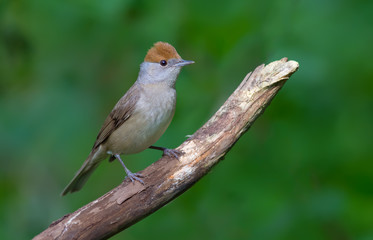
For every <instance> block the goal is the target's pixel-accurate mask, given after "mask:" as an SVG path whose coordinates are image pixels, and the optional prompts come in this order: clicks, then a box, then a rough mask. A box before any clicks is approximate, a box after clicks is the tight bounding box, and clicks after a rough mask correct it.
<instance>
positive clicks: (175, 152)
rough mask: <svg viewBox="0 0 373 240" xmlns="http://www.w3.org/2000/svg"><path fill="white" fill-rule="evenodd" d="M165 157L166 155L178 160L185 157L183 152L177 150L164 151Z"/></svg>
mask: <svg viewBox="0 0 373 240" xmlns="http://www.w3.org/2000/svg"><path fill="white" fill-rule="evenodd" d="M163 155H166V156H168V157H174V158H176V159H178V160H179V157H180V156H181V155H183V152H182V151H179V150H176V149H168V148H166V149H164V150H163Z"/></svg>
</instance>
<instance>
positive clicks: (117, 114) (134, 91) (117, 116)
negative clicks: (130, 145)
mask: <svg viewBox="0 0 373 240" xmlns="http://www.w3.org/2000/svg"><path fill="white" fill-rule="evenodd" d="M139 91H140V87H139V86H138V85H137V84H134V85H133V86H132V87H131V88H130V89H129V90H128V91H127V93H126V94H125V95H124V96H123V97H122V98H121V99H119V101H118V103H117V104H116V105H115V107H114V108H113V110H112V111H111V113H110V114H109V116H107V118H106V119H105V122H104V124H103V125H102V127H101V130H100V132H99V133H98V135H97V138H96V142H95V144H94V145H93V149H96V148H98V147H99V146H100V144H102V143H104V142H105V141H106V140H107V139H108V138H109V136H110V135H111V134H112V133H113V132H114V130H116V129H117V128H119V127H120V126H121V125H122V124H123V123H124V122H125V121H126V120H127V119H129V118H130V117H131V115H132V113H133V110H134V108H135V105H136V103H137V101H138V99H139V97H140V93H139Z"/></svg>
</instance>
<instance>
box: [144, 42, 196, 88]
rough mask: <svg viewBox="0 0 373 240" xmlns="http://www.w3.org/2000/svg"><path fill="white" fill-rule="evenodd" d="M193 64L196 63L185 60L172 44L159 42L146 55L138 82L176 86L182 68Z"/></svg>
mask: <svg viewBox="0 0 373 240" xmlns="http://www.w3.org/2000/svg"><path fill="white" fill-rule="evenodd" d="M192 63H194V61H187V60H183V59H182V58H181V57H180V55H179V54H178V53H177V51H176V49H175V48H174V47H173V46H172V45H171V44H169V43H166V42H157V43H155V44H154V46H153V47H152V48H150V49H149V51H148V53H147V54H146V56H145V59H144V62H143V63H142V64H141V66H140V74H139V79H138V80H139V81H140V82H141V83H156V82H165V83H167V84H169V85H170V86H174V85H175V81H176V78H177V76H178V75H179V73H180V70H181V68H182V67H183V66H185V65H188V64H192Z"/></svg>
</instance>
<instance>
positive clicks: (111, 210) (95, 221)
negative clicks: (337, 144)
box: [34, 58, 299, 240]
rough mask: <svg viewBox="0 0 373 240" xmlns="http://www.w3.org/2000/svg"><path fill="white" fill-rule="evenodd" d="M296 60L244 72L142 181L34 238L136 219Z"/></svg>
mask: <svg viewBox="0 0 373 240" xmlns="http://www.w3.org/2000/svg"><path fill="white" fill-rule="evenodd" d="M298 66H299V65H298V63H297V62H295V61H288V60H287V58H283V59H281V60H279V61H275V62H272V63H270V64H269V65H267V66H264V64H263V65H261V66H259V67H257V68H256V69H255V71H254V72H252V73H249V74H248V75H247V76H246V77H245V79H244V80H243V81H242V83H241V84H240V86H239V87H238V88H237V89H236V90H235V91H234V92H233V94H232V95H231V96H230V97H229V98H228V100H227V101H226V102H225V103H224V104H223V106H221V108H220V109H219V110H218V111H217V112H216V113H215V115H214V116H212V118H211V119H210V120H209V121H208V122H207V123H206V124H205V125H204V126H202V127H201V128H200V129H199V130H198V131H197V132H195V133H194V134H193V135H192V136H191V137H190V138H189V139H187V140H186V141H185V142H184V143H183V144H181V145H180V146H179V147H178V148H177V149H178V150H180V151H183V152H184V154H183V156H181V157H180V159H179V161H178V160H177V159H172V158H169V157H162V158H161V159H160V160H158V161H157V162H155V163H153V164H152V165H151V166H149V167H147V168H146V169H144V170H143V171H142V172H141V174H142V175H143V176H146V177H145V179H144V180H145V185H144V186H143V185H141V184H139V183H135V184H132V183H131V182H130V181H129V180H128V179H127V180H125V181H124V182H123V183H122V184H120V185H119V186H118V187H116V188H114V189H113V190H111V191H110V192H108V193H106V194H105V195H103V196H102V197H100V198H99V199H97V200H95V201H93V202H91V203H89V204H87V205H86V206H84V207H82V208H80V209H78V210H77V211H75V212H74V213H71V214H68V215H66V216H64V217H63V218H61V219H59V220H57V221H55V222H54V223H52V224H51V225H50V226H49V227H48V228H47V229H46V230H45V231H43V232H42V233H40V234H39V235H37V236H36V237H35V238H34V239H38V240H39V239H61V240H62V239H106V238H108V237H110V236H113V235H115V234H116V233H118V232H120V231H122V230H124V229H126V228H127V227H129V226H131V225H132V224H134V223H136V222H138V221H140V220H141V219H143V218H145V217H146V216H148V215H149V214H151V213H153V212H154V211H156V210H158V209H159V208H161V207H162V206H164V205H165V204H166V203H168V202H169V201H171V200H172V199H174V198H176V197H177V196H178V195H180V194H182V193H183V192H184V191H185V190H187V189H188V188H190V187H191V186H192V185H193V184H194V183H195V182H197V181H198V180H199V179H200V178H201V177H203V176H204V175H205V174H206V173H207V172H208V171H209V170H210V169H211V168H212V167H213V166H214V165H215V164H216V163H218V162H219V160H221V159H222V158H223V157H224V155H225V154H226V153H227V152H228V151H229V149H230V148H231V147H232V146H233V144H234V143H235V142H236V141H237V140H238V139H239V138H240V136H241V135H242V134H243V133H244V132H245V131H246V130H247V129H248V128H249V127H250V126H251V125H252V124H253V122H254V121H255V119H256V118H257V117H258V116H259V115H260V114H261V113H262V112H263V110H264V109H265V108H266V106H267V105H268V104H269V103H270V101H271V100H272V98H273V97H274V96H275V95H276V93H277V92H278V91H279V90H280V88H281V87H282V86H283V85H284V83H285V81H286V80H287V79H288V78H289V77H290V76H291V75H292V74H293V73H294V72H295V71H296V70H297V69H298Z"/></svg>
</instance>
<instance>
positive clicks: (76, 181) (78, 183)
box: [61, 152, 102, 196]
mask: <svg viewBox="0 0 373 240" xmlns="http://www.w3.org/2000/svg"><path fill="white" fill-rule="evenodd" d="M101 160H102V159H97V157H96V155H95V154H94V153H93V152H91V154H89V156H88V158H87V160H85V162H84V163H83V165H82V166H81V168H80V169H79V171H78V172H77V173H76V174H75V176H74V178H73V179H72V180H71V181H70V183H69V184H68V185H67V186H66V187H65V189H64V190H63V191H62V193H61V196H64V195H66V194H68V193H69V192H70V193H73V192H76V191H79V190H80V189H81V188H82V187H83V186H84V184H85V183H86V182H87V180H88V178H89V177H90V176H91V174H92V173H93V171H94V170H95V169H96V168H97V167H98V165H99V164H100V162H101Z"/></svg>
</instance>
